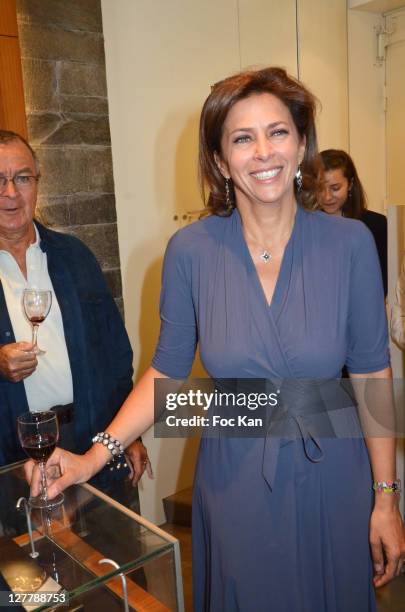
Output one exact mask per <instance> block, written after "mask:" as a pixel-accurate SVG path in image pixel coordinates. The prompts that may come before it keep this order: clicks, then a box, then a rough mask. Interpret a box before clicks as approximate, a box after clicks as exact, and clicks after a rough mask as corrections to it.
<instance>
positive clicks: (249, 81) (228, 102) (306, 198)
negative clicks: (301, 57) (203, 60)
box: [199, 68, 320, 216]
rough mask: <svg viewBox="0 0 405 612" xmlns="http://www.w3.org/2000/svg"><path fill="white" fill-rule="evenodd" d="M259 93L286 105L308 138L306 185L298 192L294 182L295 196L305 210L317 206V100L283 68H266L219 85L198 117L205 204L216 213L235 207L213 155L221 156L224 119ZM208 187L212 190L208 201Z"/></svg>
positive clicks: (303, 165) (303, 167)
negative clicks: (269, 95) (235, 107)
mask: <svg viewBox="0 0 405 612" xmlns="http://www.w3.org/2000/svg"><path fill="white" fill-rule="evenodd" d="M261 93H270V94H272V95H274V96H276V97H277V98H279V100H281V102H283V104H285V105H286V106H287V108H288V109H289V111H290V113H291V116H292V118H293V121H294V124H295V127H296V128H297V132H298V134H299V136H300V138H301V139H302V138H304V137H305V139H306V147H305V154H304V158H303V160H302V162H301V173H302V187H301V189H300V190H299V189H298V188H297V185H295V194H296V198H297V201H298V203H299V204H301V205H302V206H303V207H304V208H307V209H311V210H313V209H315V208H317V194H318V193H319V186H320V162H319V155H318V144H317V136H316V129H315V109H316V99H315V97H314V96H313V95H312V94H311V93H310V92H309V91H308V90H307V89H306V88H305V87H304V86H303V85H302V84H301V83H300V82H299V81H297V80H296V79H294V78H293V77H291V76H289V75H288V74H287V72H286V71H285V70H284V69H283V68H264V69H262V70H248V71H245V72H241V73H239V74H236V75H234V76H231V77H229V78H227V79H224V80H223V81H220V82H219V83H216V85H214V86H213V88H212V91H211V93H210V95H209V96H208V98H207V99H206V101H205V103H204V106H203V109H202V112H201V118H200V150H199V177H200V186H201V192H202V196H203V199H204V202H206V206H207V208H208V209H209V211H210V212H211V213H212V214H215V215H220V216H227V215H229V214H231V212H232V210H233V208H235V194H234V190H233V186H231V189H230V200H231V206H227V204H226V201H227V198H226V192H225V180H224V177H223V176H222V174H221V172H220V171H219V169H218V166H217V164H216V162H215V157H214V156H215V153H217V154H218V155H221V138H222V130H223V126H224V123H225V120H226V117H227V115H228V113H229V111H230V110H231V108H232V107H233V106H234V105H235V104H236V103H237V102H239V100H243V99H245V98H248V97H249V96H251V95H254V94H261ZM206 188H208V190H209V195H208V198H207V199H206V196H205V194H206Z"/></svg>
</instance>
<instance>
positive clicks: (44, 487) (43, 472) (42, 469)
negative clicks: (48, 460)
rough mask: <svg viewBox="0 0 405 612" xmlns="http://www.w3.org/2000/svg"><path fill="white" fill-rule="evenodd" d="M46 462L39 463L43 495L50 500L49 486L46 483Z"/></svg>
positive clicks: (46, 499)
mask: <svg viewBox="0 0 405 612" xmlns="http://www.w3.org/2000/svg"><path fill="white" fill-rule="evenodd" d="M45 466H46V464H45V462H44V461H40V463H39V471H40V472H41V497H42V498H43V499H44V500H45V501H48V488H47V484H46V470H45Z"/></svg>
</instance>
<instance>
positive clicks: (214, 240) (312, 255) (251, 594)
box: [153, 208, 389, 612]
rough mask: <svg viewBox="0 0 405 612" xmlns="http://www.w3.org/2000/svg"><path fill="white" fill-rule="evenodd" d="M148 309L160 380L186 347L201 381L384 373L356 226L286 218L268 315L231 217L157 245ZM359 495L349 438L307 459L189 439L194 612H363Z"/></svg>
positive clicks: (375, 272)
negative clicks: (156, 273) (156, 318)
mask: <svg viewBox="0 0 405 612" xmlns="http://www.w3.org/2000/svg"><path fill="white" fill-rule="evenodd" d="M270 265H271V264H270ZM160 306H161V320H162V326H161V333H160V338H159V344H158V347H157V350H156V354H155V357H154V360H153V365H154V367H155V368H156V369H157V370H159V371H160V372H162V373H164V374H166V375H167V376H169V377H173V378H183V377H186V376H187V375H188V374H189V371H190V368H191V364H192V361H193V358H194V354H195V349H196V343H197V341H198V342H199V346H200V353H201V359H202V362H203V364H204V367H205V368H206V370H207V372H208V373H209V375H210V376H212V377H214V378H236V377H241V378H268V379H271V378H305V379H308V378H317V379H318V378H322V379H323V378H339V377H340V372H341V369H342V366H343V365H344V364H346V365H347V367H348V369H349V371H351V372H354V373H367V372H374V371H378V370H382V369H384V368H386V367H387V366H388V365H389V355H388V334H387V323H386V315H385V308H384V295H383V288H382V282H381V272H380V266H379V262H378V257H377V253H376V248H375V243H374V240H373V237H372V235H371V234H370V232H369V230H368V229H367V228H366V227H365V226H364V225H363V224H362V223H361V222H358V221H354V220H350V219H343V218H337V217H331V216H329V215H325V214H324V213H319V212H307V211H304V210H303V209H301V208H298V210H297V214H296V218H295V224H294V228H293V232H292V235H291V238H290V240H289V243H288V245H287V247H286V251H285V254H284V258H283V262H282V265H281V270H280V274H279V278H278V281H277V285H276V288H275V291H274V296H273V299H272V302H271V305H270V306H269V305H268V304H267V302H266V298H265V294H264V292H263V289H262V286H261V284H260V281H259V278H258V275H257V272H256V269H255V267H254V264H253V261H252V259H251V256H250V254H249V251H248V249H247V246H246V243H245V241H244V237H243V234H242V226H241V219H240V215H239V213H238V212H237V211H234V212H233V214H232V216H231V217H228V218H220V217H214V216H213V217H209V218H206V219H204V220H202V221H199V222H198V223H195V224H193V225H191V226H189V227H187V228H185V229H183V230H181V231H179V232H177V233H176V234H175V236H174V237H173V238H172V239H171V241H170V243H169V245H168V248H167V252H166V256H165V262H164V271H163V287H162V295H161V305H160ZM343 412H344V416H342V418H343V420H346V421H347V419H349V420H350V419H351V418H353V419H355V415H354V412H353V411H352V410H351V411H350V413H349V415H348V414H347V413H346V412H345V411H343ZM352 414H353V416H351V415H352ZM339 418H340V417H339V416H336V419H337V422H336V425H337V427H338V428H339V423H338V420H339ZM346 424H347V423H346ZM353 426H355V424H354V422H353ZM371 481H372V478H371V471H370V464H369V459H368V454H367V450H366V446H365V443H364V440H363V439H361V437H357V438H353V439H347V438H346V439H341V438H325V439H322V441H321V456H319V455H318V456H317V457H316V458H315V457H312V456H311V453H310V452H308V449H307V447H306V444H305V443H304V442H303V439H299V438H298V439H294V440H289V441H288V440H287V441H286V440H281V441H277V440H274V439H271V440H269V439H266V438H228V437H218V438H203V439H202V442H201V445H200V452H199V458H198V464H197V468H196V475H195V483H194V499H193V574H194V610H195V612H202V611H208V610H209V611H211V612H237V611H241V612H373V611H374V610H375V598H374V591H373V586H372V564H371V559H370V552H369V542H368V523H369V516H370V512H371V509H372V490H371Z"/></svg>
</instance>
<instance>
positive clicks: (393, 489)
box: [373, 479, 401, 493]
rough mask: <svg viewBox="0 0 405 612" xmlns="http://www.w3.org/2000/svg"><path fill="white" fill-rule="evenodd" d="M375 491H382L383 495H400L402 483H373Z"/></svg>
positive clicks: (398, 481)
mask: <svg viewBox="0 0 405 612" xmlns="http://www.w3.org/2000/svg"><path fill="white" fill-rule="evenodd" d="M373 489H374V491H380V492H381V493H400V492H401V481H400V480H399V479H398V480H383V481H381V482H377V481H374V482H373Z"/></svg>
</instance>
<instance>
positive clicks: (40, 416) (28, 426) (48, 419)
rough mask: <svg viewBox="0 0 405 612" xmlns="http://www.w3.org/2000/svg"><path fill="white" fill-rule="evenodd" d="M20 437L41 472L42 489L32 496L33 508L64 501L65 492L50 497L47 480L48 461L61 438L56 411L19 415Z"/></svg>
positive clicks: (52, 505)
mask: <svg viewBox="0 0 405 612" xmlns="http://www.w3.org/2000/svg"><path fill="white" fill-rule="evenodd" d="M17 429H18V437H19V438H20V442H21V446H22V447H23V449H24V451H25V452H26V453H27V455H28V457H31V459H33V460H34V461H35V462H36V463H38V465H39V469H40V472H41V491H40V494H39V495H38V496H37V497H31V498H30V505H31V506H32V507H33V508H53V507H54V506H57V505H59V504H61V503H62V502H63V499H64V496H63V493H60V494H59V495H58V496H57V497H55V498H54V499H52V500H49V499H48V490H47V482H46V462H47V460H48V459H49V457H50V456H51V454H52V453H53V451H54V449H55V446H56V444H57V442H58V439H59V426H58V419H57V416H56V414H55V412H52V411H51V410H48V411H46V412H25V413H24V414H21V415H20V416H19V417H17Z"/></svg>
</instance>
